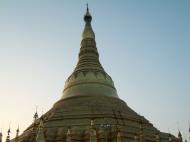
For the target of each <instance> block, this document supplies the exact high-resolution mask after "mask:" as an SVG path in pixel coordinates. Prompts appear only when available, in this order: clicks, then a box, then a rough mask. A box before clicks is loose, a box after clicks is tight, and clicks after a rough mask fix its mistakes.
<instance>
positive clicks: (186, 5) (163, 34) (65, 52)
mask: <svg viewBox="0 0 190 142" xmlns="http://www.w3.org/2000/svg"><path fill="white" fill-rule="evenodd" d="M87 2H88V3H89V8H90V11H91V14H92V16H93V21H92V26H93V29H94V32H95V34H96V42H97V47H98V50H99V54H100V61H101V63H102V65H103V66H104V68H105V70H106V71H107V73H108V74H109V75H111V76H112V79H113V80H114V82H115V86H116V88H117V91H118V94H119V96H120V98H121V99H123V100H125V101H126V103H127V104H128V105H129V106H130V107H132V108H133V109H134V110H135V111H136V112H138V113H139V114H141V115H143V116H145V117H146V118H147V119H148V120H149V121H150V122H151V123H153V124H154V126H156V127H157V128H159V129H160V130H161V131H165V132H168V131H170V132H171V133H173V134H175V135H177V133H178V128H179V129H180V130H181V132H182V134H183V136H184V137H185V138H188V121H190V110H189V109H190V1H189V0H16V1H15V0H0V128H2V130H3V132H4V139H5V137H6V135H7V134H6V131H7V129H8V127H9V125H10V127H11V131H12V133H11V138H13V137H14V136H15V131H16V128H17V127H18V125H19V126H20V129H21V131H23V130H24V129H25V128H26V127H27V126H28V125H29V124H31V123H32V121H33V114H34V113H35V108H36V106H38V112H39V114H40V115H41V114H42V111H43V112H46V111H48V110H49V109H50V108H51V107H52V105H53V104H54V103H55V102H56V101H57V100H59V99H60V98H61V96H62V90H63V87H64V82H65V80H66V79H67V77H68V76H69V75H70V74H71V72H72V71H73V69H74V67H75V65H76V63H77V58H78V52H79V48H80V41H81V33H82V30H83V28H84V21H83V15H84V13H85V10H86V3H87Z"/></svg>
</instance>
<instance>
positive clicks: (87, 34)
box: [82, 4, 95, 39]
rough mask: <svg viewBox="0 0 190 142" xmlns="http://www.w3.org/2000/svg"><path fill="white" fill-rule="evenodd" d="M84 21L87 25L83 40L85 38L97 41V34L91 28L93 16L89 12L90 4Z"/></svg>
mask: <svg viewBox="0 0 190 142" xmlns="http://www.w3.org/2000/svg"><path fill="white" fill-rule="evenodd" d="M84 21H85V23H86V24H85V27H84V31H83V34H82V39H85V38H92V39H95V34H94V31H93V29H92V26H91V21H92V16H91V14H90V12H89V8H88V4H87V7H86V14H85V15H84Z"/></svg>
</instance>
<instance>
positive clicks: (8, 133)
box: [6, 127, 11, 142]
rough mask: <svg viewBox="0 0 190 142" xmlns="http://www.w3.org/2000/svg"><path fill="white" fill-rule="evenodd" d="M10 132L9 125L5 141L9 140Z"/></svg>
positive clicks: (8, 141)
mask: <svg viewBox="0 0 190 142" xmlns="http://www.w3.org/2000/svg"><path fill="white" fill-rule="evenodd" d="M10 133H11V130H10V127H9V129H8V131H7V138H6V142H10Z"/></svg>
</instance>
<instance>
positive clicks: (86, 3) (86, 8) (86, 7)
mask: <svg viewBox="0 0 190 142" xmlns="http://www.w3.org/2000/svg"><path fill="white" fill-rule="evenodd" d="M86 11H89V9H88V3H86Z"/></svg>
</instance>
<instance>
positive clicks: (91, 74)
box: [62, 5, 118, 98]
mask: <svg viewBox="0 0 190 142" xmlns="http://www.w3.org/2000/svg"><path fill="white" fill-rule="evenodd" d="M84 21H85V27H84V30H83V33H82V41H81V48H80V52H79V59H78V63H77V65H76V67H75V69H74V72H73V73H72V74H71V75H70V77H69V78H68V79H67V81H66V83H65V88H64V91H63V97H62V98H68V97H74V96H75V97H76V96H79V95H83V96H86V95H88V96H89V95H90V96H93V95H107V96H112V97H118V96H117V92H116V89H115V87H114V83H113V81H112V79H111V77H110V76H109V75H108V74H107V73H106V72H105V70H104V69H103V67H102V65H101V63H100V61H99V53H98V50H97V48H96V41H95V34H94V31H93V29H92V26H91V21H92V16H91V14H90V11H89V8H88V5H87V8H86V13H85V15H84Z"/></svg>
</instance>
